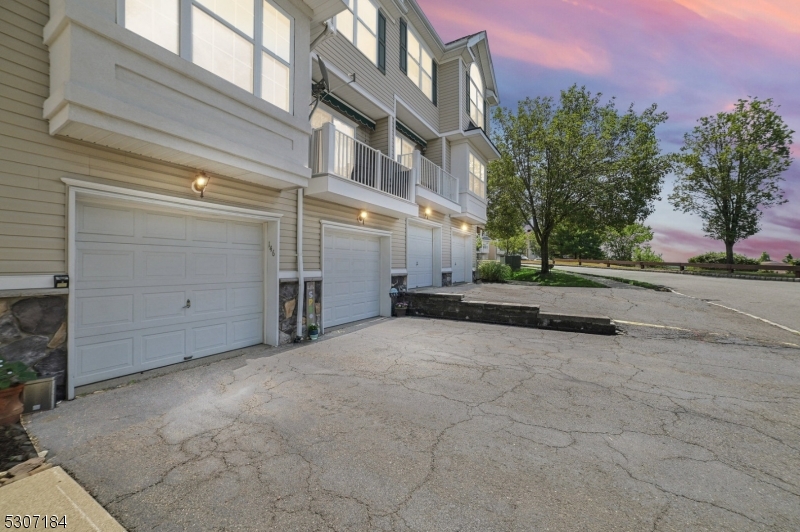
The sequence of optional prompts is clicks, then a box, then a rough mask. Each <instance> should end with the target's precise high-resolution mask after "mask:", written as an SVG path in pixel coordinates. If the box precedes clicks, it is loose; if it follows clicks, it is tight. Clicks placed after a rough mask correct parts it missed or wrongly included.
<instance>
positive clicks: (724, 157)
mask: <svg viewBox="0 0 800 532" xmlns="http://www.w3.org/2000/svg"><path fill="white" fill-rule="evenodd" d="M793 133H794V131H792V130H790V129H789V128H788V127H787V126H786V124H785V123H784V122H783V119H782V118H781V117H780V116H779V115H778V114H777V112H776V111H775V107H774V106H773V102H772V100H763V101H762V100H759V99H758V98H753V99H752V100H739V102H738V103H737V104H736V105H735V106H734V109H733V110H732V111H730V112H722V113H718V114H717V115H715V116H709V117H704V118H701V119H700V120H699V125H698V126H696V127H695V128H694V130H693V131H692V132H691V133H687V134H686V135H685V136H684V146H683V148H681V152H682V153H681V157H680V159H681V165H680V167H679V172H678V174H679V178H678V182H677V184H676V185H675V190H674V191H673V193H672V194H671V195H670V197H669V199H670V202H671V203H672V205H673V206H674V207H675V208H676V209H678V210H680V211H683V212H686V213H694V214H697V215H698V216H700V218H701V219H702V220H703V230H704V231H705V232H706V235H707V236H708V237H710V238H714V239H716V240H722V241H723V242H724V243H725V253H726V255H727V263H728V264H733V263H734V259H733V246H734V244H736V243H737V242H739V241H740V240H743V239H745V238H747V237H749V236H752V235H754V234H756V233H758V232H759V231H760V230H761V227H760V223H759V222H760V220H761V216H762V215H763V210H764V209H766V208H768V207H771V206H774V205H779V204H781V203H785V200H784V199H783V191H782V190H781V188H780V186H779V184H780V181H782V178H781V174H782V173H783V172H784V171H786V170H787V169H788V168H789V166H790V165H791V163H792V159H791V155H790V151H789V146H790V145H791V144H792V134H793Z"/></svg>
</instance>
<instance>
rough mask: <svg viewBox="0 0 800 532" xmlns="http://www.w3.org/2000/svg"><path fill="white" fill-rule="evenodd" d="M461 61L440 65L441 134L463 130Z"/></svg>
mask: <svg viewBox="0 0 800 532" xmlns="http://www.w3.org/2000/svg"><path fill="white" fill-rule="evenodd" d="M461 72H462V69H461V60H460V59H459V60H455V61H449V62H447V63H444V64H443V65H439V124H440V126H441V132H442V133H446V132H449V131H459V130H460V129H461V122H460V119H461V112H462V107H463V104H462V102H461V93H460V87H461V86H462V85H463V84H462V83H461V78H462V74H461Z"/></svg>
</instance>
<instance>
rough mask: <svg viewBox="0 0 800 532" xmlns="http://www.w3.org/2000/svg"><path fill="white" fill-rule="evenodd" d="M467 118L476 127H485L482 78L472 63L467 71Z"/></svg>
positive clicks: (479, 71) (475, 65)
mask: <svg viewBox="0 0 800 532" xmlns="http://www.w3.org/2000/svg"><path fill="white" fill-rule="evenodd" d="M469 118H470V119H471V120H472V122H473V123H474V124H475V125H476V126H478V127H481V128H482V127H484V126H485V122H484V120H485V110H484V99H483V78H482V77H481V70H480V69H479V68H478V65H477V64H475V63H472V66H471V67H470V69H469Z"/></svg>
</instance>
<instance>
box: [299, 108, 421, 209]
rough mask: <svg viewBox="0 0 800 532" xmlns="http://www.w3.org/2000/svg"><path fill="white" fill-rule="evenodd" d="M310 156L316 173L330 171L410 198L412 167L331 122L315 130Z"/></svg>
mask: <svg viewBox="0 0 800 532" xmlns="http://www.w3.org/2000/svg"><path fill="white" fill-rule="evenodd" d="M311 159H312V160H311V171H312V172H313V175H315V176H318V175H324V174H333V175H336V176H338V177H341V178H343V179H349V180H351V181H355V182H356V183H361V184H362V185H365V186H367V187H370V188H373V189H375V190H380V191H382V192H385V193H387V194H390V195H392V196H396V197H398V198H402V199H404V200H408V201H413V197H414V194H413V187H414V176H413V173H414V172H413V170H411V169H410V168H408V167H406V166H403V165H402V164H400V163H398V162H397V161H395V160H393V159H390V158H389V157H387V156H386V155H384V154H383V153H381V152H380V151H378V150H376V149H373V148H370V147H369V146H367V145H366V144H364V143H363V142H359V141H357V140H356V139H354V138H353V137H350V136H348V135H345V134H344V133H342V132H341V131H337V130H336V129H335V128H334V127H333V126H332V125H331V124H325V125H324V126H323V127H321V128H320V129H315V130H314V132H313V134H312V137H311Z"/></svg>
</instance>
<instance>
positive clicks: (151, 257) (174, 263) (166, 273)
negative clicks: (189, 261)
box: [142, 251, 186, 281]
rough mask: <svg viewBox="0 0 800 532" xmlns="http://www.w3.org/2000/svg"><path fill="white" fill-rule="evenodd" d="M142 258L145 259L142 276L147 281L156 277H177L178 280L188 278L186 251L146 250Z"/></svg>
mask: <svg viewBox="0 0 800 532" xmlns="http://www.w3.org/2000/svg"><path fill="white" fill-rule="evenodd" d="M142 258H143V259H144V272H143V274H144V275H143V276H142V278H143V280H145V281H147V280H149V279H152V278H154V277H158V278H159V279H163V278H165V277H175V278H176V280H180V279H184V278H186V253H185V252H178V253H174V252H167V251H145V252H143V253H142Z"/></svg>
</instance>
